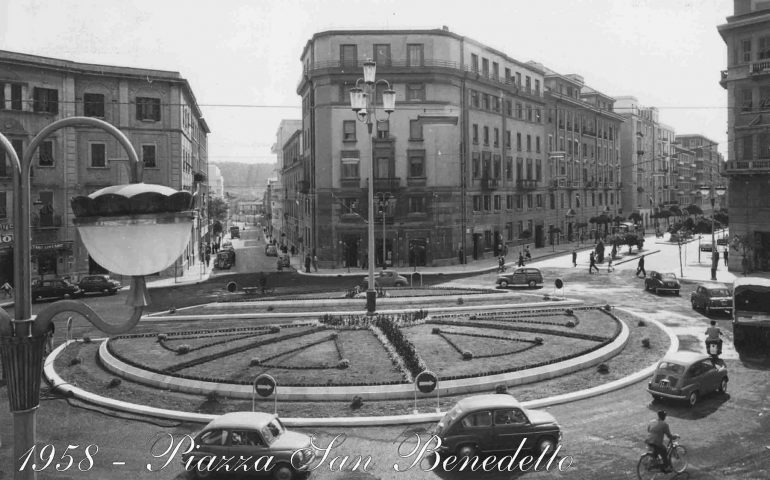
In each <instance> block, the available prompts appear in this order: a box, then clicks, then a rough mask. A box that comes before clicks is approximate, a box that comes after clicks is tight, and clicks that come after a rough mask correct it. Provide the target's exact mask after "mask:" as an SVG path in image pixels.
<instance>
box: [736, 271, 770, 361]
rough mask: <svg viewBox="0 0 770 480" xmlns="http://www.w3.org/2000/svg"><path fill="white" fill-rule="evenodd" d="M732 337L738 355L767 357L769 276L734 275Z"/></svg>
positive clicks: (769, 350)
mask: <svg viewBox="0 0 770 480" xmlns="http://www.w3.org/2000/svg"><path fill="white" fill-rule="evenodd" d="M733 338H734V340H733V343H734V344H735V350H736V351H737V352H738V354H739V355H740V356H741V358H744V357H745V358H756V359H760V360H767V359H770V279H767V278H759V277H742V278H737V279H735V283H733Z"/></svg>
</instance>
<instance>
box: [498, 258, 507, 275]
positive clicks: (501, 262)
mask: <svg viewBox="0 0 770 480" xmlns="http://www.w3.org/2000/svg"><path fill="white" fill-rule="evenodd" d="M497 271H498V272H504V271H505V257H503V256H502V255H500V258H498V259H497Z"/></svg>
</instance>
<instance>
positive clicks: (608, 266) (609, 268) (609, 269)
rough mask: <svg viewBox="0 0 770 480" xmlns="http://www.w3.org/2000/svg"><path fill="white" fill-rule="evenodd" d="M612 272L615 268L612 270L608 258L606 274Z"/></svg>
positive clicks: (610, 261) (610, 260) (610, 259)
mask: <svg viewBox="0 0 770 480" xmlns="http://www.w3.org/2000/svg"><path fill="white" fill-rule="evenodd" d="M614 270H615V268H613V266H612V257H610V258H608V259H607V273H610V272H612V271H614Z"/></svg>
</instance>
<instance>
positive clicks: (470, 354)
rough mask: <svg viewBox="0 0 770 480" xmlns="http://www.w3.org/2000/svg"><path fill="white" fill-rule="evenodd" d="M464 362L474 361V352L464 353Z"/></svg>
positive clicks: (466, 351) (467, 351)
mask: <svg viewBox="0 0 770 480" xmlns="http://www.w3.org/2000/svg"><path fill="white" fill-rule="evenodd" d="M463 360H473V352H471V351H470V350H465V351H463Z"/></svg>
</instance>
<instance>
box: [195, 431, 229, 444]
mask: <svg viewBox="0 0 770 480" xmlns="http://www.w3.org/2000/svg"><path fill="white" fill-rule="evenodd" d="M225 440H227V430H209V431H208V432H204V433H203V434H202V435H201V436H200V442H201V443H202V444H203V445H224V444H225Z"/></svg>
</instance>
